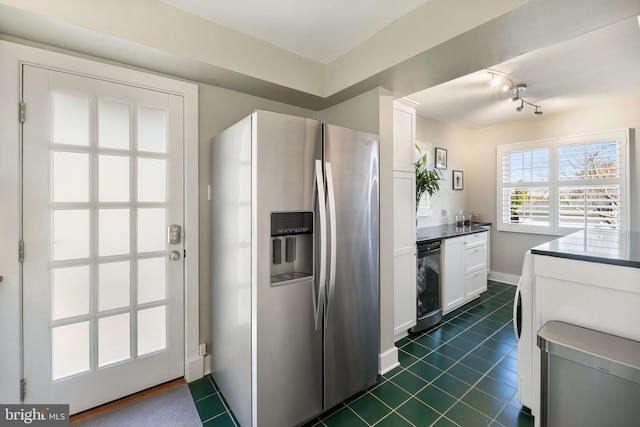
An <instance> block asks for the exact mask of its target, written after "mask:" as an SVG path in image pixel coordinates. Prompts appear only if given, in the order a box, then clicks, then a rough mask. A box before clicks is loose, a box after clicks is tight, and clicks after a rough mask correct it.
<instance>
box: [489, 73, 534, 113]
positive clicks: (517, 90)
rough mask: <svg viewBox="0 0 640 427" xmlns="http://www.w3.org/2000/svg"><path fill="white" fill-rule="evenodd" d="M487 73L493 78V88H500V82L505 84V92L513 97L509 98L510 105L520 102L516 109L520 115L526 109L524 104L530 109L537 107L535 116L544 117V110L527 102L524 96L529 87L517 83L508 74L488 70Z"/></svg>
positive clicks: (503, 87)
mask: <svg viewBox="0 0 640 427" xmlns="http://www.w3.org/2000/svg"><path fill="white" fill-rule="evenodd" d="M487 73H488V74H489V75H490V76H491V86H498V85H499V84H500V82H504V85H503V86H502V91H503V92H511V93H512V96H511V98H509V103H513V102H518V101H520V105H519V106H517V107H516V111H517V112H518V113H520V112H522V110H523V109H524V104H527V105H529V106H530V107H535V109H536V110H535V111H534V114H535V115H537V116H541V115H542V110H541V108H542V107H540V106H539V105H536V104H534V103H531V102H529V101H526V100H525V99H524V98H523V97H522V95H523V94H524V92H525V91H526V90H527V85H526V84H525V83H517V84H516V83H515V82H514V81H513V80H511V79H510V78H509V76H508V75H507V74H504V73H501V72H498V71H492V70H488V71H487Z"/></svg>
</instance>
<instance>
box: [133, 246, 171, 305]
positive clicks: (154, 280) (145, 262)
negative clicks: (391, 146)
mask: <svg viewBox="0 0 640 427" xmlns="http://www.w3.org/2000/svg"><path fill="white" fill-rule="evenodd" d="M166 262H167V259H166V257H162V258H150V259H141V260H138V304H144V303H147V302H153V301H160V300H164V299H165V298H166V295H167V291H166V268H167V267H166Z"/></svg>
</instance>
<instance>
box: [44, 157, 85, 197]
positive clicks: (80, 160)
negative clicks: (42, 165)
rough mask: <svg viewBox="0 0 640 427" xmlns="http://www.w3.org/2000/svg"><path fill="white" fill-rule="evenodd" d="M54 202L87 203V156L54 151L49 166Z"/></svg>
mask: <svg viewBox="0 0 640 427" xmlns="http://www.w3.org/2000/svg"><path fill="white" fill-rule="evenodd" d="M51 169H52V173H53V178H52V181H53V185H52V187H53V201H54V202H88V201H89V155H88V154H85V153H68V152H64V151H54V152H53V158H52V165H51Z"/></svg>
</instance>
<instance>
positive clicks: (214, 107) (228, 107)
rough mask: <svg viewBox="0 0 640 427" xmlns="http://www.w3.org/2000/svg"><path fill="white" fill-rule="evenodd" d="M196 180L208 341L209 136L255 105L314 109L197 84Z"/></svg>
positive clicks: (308, 113)
mask: <svg viewBox="0 0 640 427" xmlns="http://www.w3.org/2000/svg"><path fill="white" fill-rule="evenodd" d="M198 86H199V92H198V95H199V133H200V147H199V164H198V168H199V176H200V179H199V182H200V196H199V203H200V224H199V226H200V342H203V341H204V342H207V343H208V344H209V345H211V328H210V324H209V322H210V319H211V317H210V315H211V309H210V304H209V301H210V298H211V292H210V287H211V285H210V273H211V271H210V269H209V267H210V265H211V263H210V261H209V258H210V257H211V241H210V224H209V216H210V213H209V212H210V205H209V204H210V203H211V202H209V201H208V200H207V186H208V185H209V179H210V173H211V165H210V162H209V157H210V145H211V139H212V138H213V137H214V136H216V135H217V134H218V133H220V132H222V131H223V130H225V129H226V128H228V127H229V126H231V125H233V124H234V123H236V122H238V121H239V120H241V119H243V118H244V117H246V116H248V115H249V114H251V113H253V112H254V111H255V110H256V109H261V110H269V111H276V112H279V113H286V114H293V115H296V116H302V117H308V118H317V115H318V114H317V112H315V111H312V110H306V109H303V108H298V107H293V106H291V105H287V104H282V103H279V102H274V101H270V100H268V99H264V98H258V97H255V96H250V95H245V94H243V93H240V92H234V91H231V90H227V89H222V88H219V87H215V86H209V85H205V84H199V85H198Z"/></svg>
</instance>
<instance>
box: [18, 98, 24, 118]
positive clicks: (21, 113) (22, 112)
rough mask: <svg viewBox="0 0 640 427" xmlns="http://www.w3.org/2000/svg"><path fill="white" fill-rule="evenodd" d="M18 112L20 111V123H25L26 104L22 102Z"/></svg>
mask: <svg viewBox="0 0 640 427" xmlns="http://www.w3.org/2000/svg"><path fill="white" fill-rule="evenodd" d="M18 111H19V116H20V123H24V115H25V113H24V102H22V101H21V102H20V105H19V107H18Z"/></svg>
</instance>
